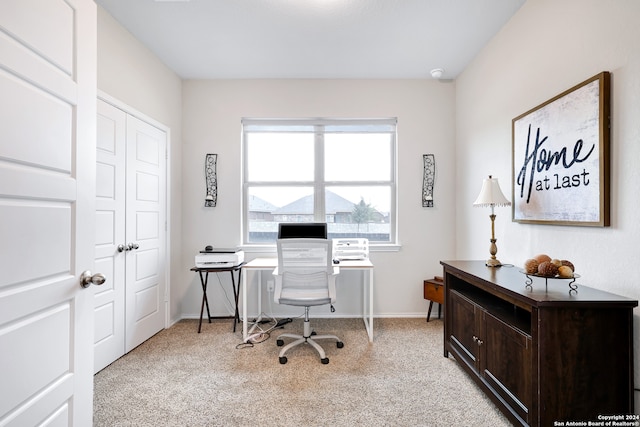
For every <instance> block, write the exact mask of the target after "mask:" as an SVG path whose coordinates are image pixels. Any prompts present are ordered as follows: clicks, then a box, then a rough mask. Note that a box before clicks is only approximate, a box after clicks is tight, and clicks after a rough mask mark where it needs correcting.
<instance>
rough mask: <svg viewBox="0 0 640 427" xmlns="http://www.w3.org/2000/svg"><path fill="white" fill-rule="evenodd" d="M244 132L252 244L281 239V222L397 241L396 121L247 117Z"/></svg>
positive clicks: (247, 236)
mask: <svg viewBox="0 0 640 427" xmlns="http://www.w3.org/2000/svg"><path fill="white" fill-rule="evenodd" d="M242 129H243V156H244V163H243V200H244V208H243V216H244V218H243V224H244V232H243V240H244V243H245V244H265V243H273V242H275V240H276V236H277V233H278V223H280V222H326V223H327V224H328V234H329V238H354V237H364V238H368V239H369V241H370V243H371V244H375V243H395V230H396V227H395V218H396V215H395V197H396V181H395V177H396V171H395V149H396V148H395V147H396V142H395V141H396V120H395V119H368V120H364V119H363V120H347V119H335V120H329V119H323V120H302V119H300V120H295V119H292V120H284V119H282V120H277V119H273V120H268V119H244V120H243V121H242Z"/></svg>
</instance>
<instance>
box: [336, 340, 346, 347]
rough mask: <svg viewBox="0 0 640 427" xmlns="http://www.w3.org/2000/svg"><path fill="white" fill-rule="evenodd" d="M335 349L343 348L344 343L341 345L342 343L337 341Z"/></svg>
mask: <svg viewBox="0 0 640 427" xmlns="http://www.w3.org/2000/svg"><path fill="white" fill-rule="evenodd" d="M336 347H338V348H342V347H344V343H343V342H342V341H338V342H337V343H336Z"/></svg>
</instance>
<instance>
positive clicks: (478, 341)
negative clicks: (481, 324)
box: [476, 339, 484, 345]
mask: <svg viewBox="0 0 640 427" xmlns="http://www.w3.org/2000/svg"><path fill="white" fill-rule="evenodd" d="M476 342H477V343H478V345H482V344H484V341H482V340H481V339H478V340H477V341H476Z"/></svg>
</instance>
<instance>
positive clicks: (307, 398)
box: [94, 318, 510, 427]
mask: <svg viewBox="0 0 640 427" xmlns="http://www.w3.org/2000/svg"><path fill="white" fill-rule="evenodd" d="M312 325H313V326H314V329H315V330H316V331H318V333H319V334H322V333H336V334H337V335H338V336H340V337H341V338H342V339H343V341H344V343H345V346H344V348H342V349H338V348H336V345H335V343H331V342H329V341H326V342H324V343H323V347H324V348H325V351H326V352H327V357H329V359H330V363H329V364H328V365H323V364H321V363H320V360H319V358H318V356H317V353H316V352H315V350H313V349H312V348H311V347H310V346H308V345H303V346H299V347H298V348H296V349H294V350H291V351H290V352H289V354H288V359H289V361H288V363H287V364H285V365H281V364H280V363H279V362H278V352H279V347H277V346H276V336H277V335H279V334H280V333H282V331H283V330H282V329H279V330H275V331H274V332H272V335H271V338H270V339H267V340H266V341H264V342H262V343H259V344H255V345H254V346H253V347H252V348H241V349H237V348H236V346H237V345H238V344H239V343H241V341H242V335H241V332H236V333H233V332H232V331H231V327H232V324H231V320H214V321H213V323H211V324H208V323H203V325H202V333H200V334H198V333H197V327H198V324H197V321H193V320H184V321H181V322H179V323H177V324H176V325H174V326H173V327H171V328H169V329H167V330H164V331H162V332H160V333H159V334H157V335H156V336H154V337H153V338H151V339H150V340H148V341H147V342H145V343H143V344H142V345H141V346H139V347H138V348H136V349H134V350H133V351H132V352H130V353H129V354H127V355H125V356H124V357H122V358H120V359H119V360H117V361H115V362H114V363H113V364H111V365H110V366H108V367H107V368H105V369H104V370H102V371H101V372H99V373H98V374H96V375H95V399H94V425H95V426H110V427H115V426H225V427H228V426H265V427H269V426H277V427H288V426H336V427H341V426H356V425H367V426H369V427H377V426H509V425H510V423H509V422H508V421H507V420H506V418H505V417H503V415H502V414H501V413H500V412H499V411H498V409H497V408H496V407H495V405H493V403H492V402H491V401H490V400H489V399H488V398H487V397H485V396H484V395H483V394H482V393H481V392H480V390H479V389H478V387H477V386H476V385H475V383H473V382H472V381H471V379H469V378H468V377H467V375H466V374H465V373H464V372H463V371H462V369H461V368H460V367H459V366H458V364H457V362H456V361H455V360H454V359H453V358H452V357H449V358H445V357H443V347H442V340H443V330H442V327H443V324H442V321H441V320H431V321H430V322H429V323H427V322H425V319H424V318H422V319H374V326H375V335H374V342H373V343H369V341H368V337H367V334H366V332H365V330H364V325H363V322H362V320H361V319H312ZM238 329H239V330H240V329H241V328H238ZM284 330H286V331H291V332H295V333H297V332H298V331H301V330H302V321H301V320H294V322H293V323H290V324H288V325H286V326H285V328H284Z"/></svg>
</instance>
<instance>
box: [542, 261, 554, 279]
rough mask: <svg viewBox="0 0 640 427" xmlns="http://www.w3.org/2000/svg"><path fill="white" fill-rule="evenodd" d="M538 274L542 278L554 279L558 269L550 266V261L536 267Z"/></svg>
mask: <svg viewBox="0 0 640 427" xmlns="http://www.w3.org/2000/svg"><path fill="white" fill-rule="evenodd" d="M538 274H539V275H541V276H544V277H554V276H555V275H556V274H558V267H556V266H555V265H553V264H551V261H544V262H541V263H540V264H539V265H538Z"/></svg>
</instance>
